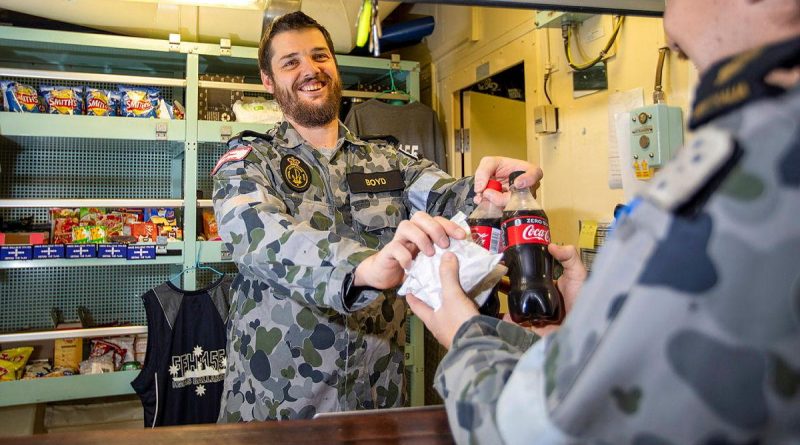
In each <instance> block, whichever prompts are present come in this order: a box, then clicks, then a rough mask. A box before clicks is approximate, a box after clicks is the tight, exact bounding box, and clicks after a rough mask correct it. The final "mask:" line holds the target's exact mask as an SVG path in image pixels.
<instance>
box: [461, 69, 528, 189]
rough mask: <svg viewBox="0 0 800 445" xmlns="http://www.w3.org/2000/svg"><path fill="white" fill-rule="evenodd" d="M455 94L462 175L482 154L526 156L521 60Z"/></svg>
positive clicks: (468, 170) (478, 161)
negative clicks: (457, 105)
mask: <svg viewBox="0 0 800 445" xmlns="http://www.w3.org/2000/svg"><path fill="white" fill-rule="evenodd" d="M456 95H457V96H458V98H457V100H456V102H457V103H458V104H459V110H458V115H459V120H460V122H459V123H460V125H459V130H458V132H459V135H458V137H457V152H460V154H461V156H460V157H461V175H462V176H470V175H472V174H474V173H475V169H476V168H477V167H478V164H479V163H480V160H481V159H482V158H483V157H485V156H507V157H511V158H517V159H527V158H528V148H527V134H526V127H527V125H526V123H527V119H526V117H525V64H524V63H519V64H517V65H514V66H512V67H510V68H507V69H505V70H503V71H501V72H498V73H496V74H492V75H491V76H489V77H486V78H485V79H483V80H481V81H479V82H476V83H475V84H473V85H470V86H468V87H466V88H464V89H462V90H460V91H458V92H457V93H456Z"/></svg>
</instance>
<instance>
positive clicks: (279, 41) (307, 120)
mask: <svg viewBox="0 0 800 445" xmlns="http://www.w3.org/2000/svg"><path fill="white" fill-rule="evenodd" d="M271 45H272V51H271V52H272V54H273V55H272V60H270V61H269V63H270V67H271V68H272V76H271V77H270V76H269V75H268V74H266V73H263V72H262V74H261V76H262V79H263V80H264V85H265V86H266V87H267V91H269V92H270V93H272V94H273V95H274V96H275V100H277V101H278V104H279V105H280V106H281V109H282V110H283V113H284V114H285V115H286V116H287V117H288V118H289V119H290V120H292V121H293V122H295V123H297V124H299V125H302V126H304V127H320V126H323V125H325V124H328V123H330V122H331V121H333V120H335V119H337V118H338V114H339V104H340V102H341V98H342V85H341V79H340V78H339V71H338V69H337V68H336V61H335V59H334V57H333V54H331V50H330V49H329V48H328V44H327V43H326V41H325V37H324V36H323V35H322V33H321V32H320V31H319V30H317V29H314V28H308V29H302V30H298V31H286V32H281V33H279V34H277V35H275V36H274V38H273V40H272V42H271Z"/></svg>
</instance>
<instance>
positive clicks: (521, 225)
mask: <svg viewBox="0 0 800 445" xmlns="http://www.w3.org/2000/svg"><path fill="white" fill-rule="evenodd" d="M522 173H523V172H514V173H512V174H511V175H509V178H508V180H509V188H510V189H511V198H510V199H509V201H508V204H507V205H506V208H505V210H504V211H503V223H502V224H501V228H502V231H503V240H504V245H505V251H504V252H503V261H504V262H505V264H506V266H507V267H508V276H509V279H510V282H511V289H510V291H509V292H508V309H509V312H510V314H511V319H512V320H514V322H515V323H520V324H530V325H532V326H544V325H548V324H559V323H561V320H562V319H563V318H564V298H563V297H562V296H561V292H559V291H558V288H556V286H555V285H554V284H553V257H552V256H551V255H550V252H548V251H547V245H548V244H550V225H549V223H548V221H547V215H546V214H545V212H544V210H542V208H541V206H539V203H537V202H536V199H535V198H534V197H533V195H532V194H531V192H530V190H529V189H527V188H523V189H517V188H516V187H514V180H515V179H516V178H517V177H518V176H519V175H521V174H522Z"/></svg>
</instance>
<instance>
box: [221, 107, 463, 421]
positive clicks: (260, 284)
mask: <svg viewBox="0 0 800 445" xmlns="http://www.w3.org/2000/svg"><path fill="white" fill-rule="evenodd" d="M230 145H231V147H232V148H231V150H229V151H228V152H227V153H225V154H224V155H223V156H222V158H221V159H220V161H219V162H218V163H217V167H216V168H215V171H214V173H213V175H214V196H213V201H214V213H215V216H216V219H217V222H218V225H219V233H220V236H221V237H222V239H223V240H224V241H226V242H228V243H231V244H232V245H233V259H234V262H235V263H236V265H237V267H238V269H239V275H238V276H237V278H236V280H235V281H234V283H233V290H234V297H233V302H232V305H231V315H230V321H229V322H228V326H227V330H228V348H227V353H228V368H227V372H226V376H225V387H224V391H223V401H222V407H221V411H220V421H221V422H235V421H249V420H264V419H295V418H310V417H312V416H313V415H314V414H315V413H318V412H327V411H344V410H356V409H372V408H383V407H396V406H400V405H402V403H403V401H404V389H403V345H404V343H405V331H404V318H405V314H406V310H405V302H404V301H403V300H401V299H398V298H397V296H396V293H395V291H394V290H390V291H386V292H382V291H378V290H375V289H372V288H356V287H355V286H353V285H352V277H353V271H354V269H355V268H356V266H358V264H359V263H360V262H361V261H363V260H364V259H365V258H367V257H369V256H370V255H373V254H375V253H376V252H377V250H378V249H380V248H382V247H383V246H384V245H385V244H387V243H388V242H389V241H391V239H392V237H393V236H394V233H395V230H396V229H397V225H398V224H399V223H400V221H402V220H404V219H407V218H408V216H409V215H410V214H411V213H412V212H414V211H417V210H422V211H426V212H428V213H430V214H433V215H442V216H448V217H449V216H451V215H452V214H453V213H455V212H456V211H457V210H461V209H462V208H463V207H465V206H467V207H471V206H472V204H471V203H472V199H471V198H472V196H473V191H472V184H473V181H472V179H471V178H467V179H462V180H455V179H453V178H451V177H450V176H448V175H447V174H446V173H444V172H442V171H441V170H439V169H438V168H437V167H435V166H434V165H433V164H432V163H431V162H430V161H426V160H417V159H415V158H413V157H411V156H409V155H406V154H404V153H403V152H400V151H397V150H395V149H394V148H391V147H388V146H379V145H374V144H367V143H365V142H362V141H360V140H358V139H356V138H355V137H354V136H353V135H352V134H351V133H350V132H349V131H348V130H347V129H346V128H345V127H344V126H343V125H340V128H339V141H338V144H337V146H336V147H335V149H334V150H332V151H330V152H329V153H327V155H326V154H325V153H323V152H321V151H319V150H316V149H314V148H313V147H311V146H310V145H309V144H307V143H306V142H305V141H304V140H303V139H302V138H301V136H300V135H299V134H298V133H297V131H296V130H295V129H294V128H292V127H291V125H289V124H288V123H286V122H284V123H282V124H280V125H278V126H277V127H275V128H273V129H272V130H270V131H269V132H268V134H266V135H260V137H257V138H255V139H254V140H250V141H248V140H244V139H243V138H238V139H237V138H234V139H233V140H232V141H231V143H230ZM467 210H469V209H467Z"/></svg>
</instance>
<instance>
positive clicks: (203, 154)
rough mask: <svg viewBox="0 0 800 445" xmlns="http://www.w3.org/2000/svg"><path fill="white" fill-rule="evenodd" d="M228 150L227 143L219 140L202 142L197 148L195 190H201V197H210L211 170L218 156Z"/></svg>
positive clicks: (211, 186)
mask: <svg viewBox="0 0 800 445" xmlns="http://www.w3.org/2000/svg"><path fill="white" fill-rule="evenodd" d="M226 151H228V145H227V144H224V143H220V142H204V143H201V144H198V149H197V190H199V191H200V192H202V196H203V199H211V197H212V195H211V193H212V192H213V188H214V184H213V181H212V180H211V170H212V169H213V168H214V165H216V163H217V161H218V160H219V158H220V157H221V156H222V155H223V154H224V153H225V152H226Z"/></svg>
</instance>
